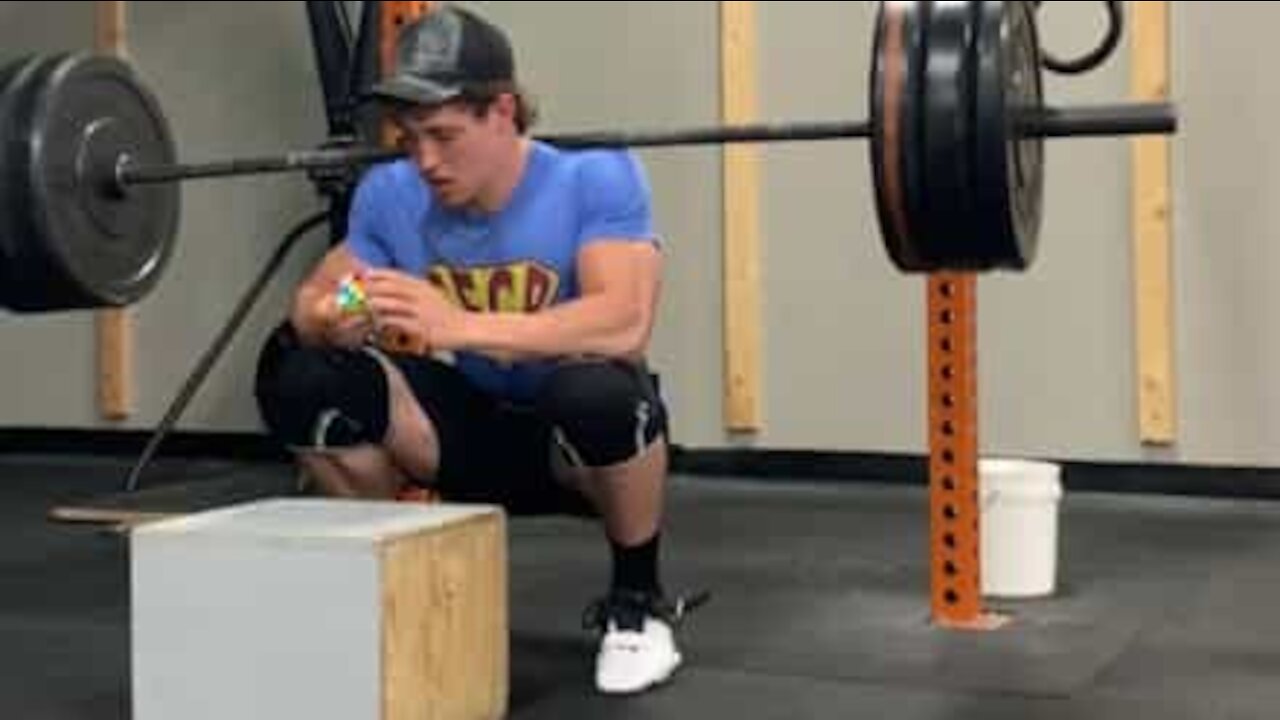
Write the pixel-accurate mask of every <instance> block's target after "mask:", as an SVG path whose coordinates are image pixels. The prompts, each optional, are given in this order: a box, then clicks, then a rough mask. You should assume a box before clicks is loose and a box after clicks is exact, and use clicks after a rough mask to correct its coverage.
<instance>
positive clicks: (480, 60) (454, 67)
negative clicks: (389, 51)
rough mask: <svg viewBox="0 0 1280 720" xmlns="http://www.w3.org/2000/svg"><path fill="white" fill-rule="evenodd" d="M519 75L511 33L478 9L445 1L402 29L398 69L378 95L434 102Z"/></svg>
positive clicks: (380, 86)
mask: <svg viewBox="0 0 1280 720" xmlns="http://www.w3.org/2000/svg"><path fill="white" fill-rule="evenodd" d="M514 80H515V59H514V53H513V52H512V50H511V43H510V41H509V40H508V39H507V36H506V34H505V33H504V32H503V31H502V30H501V29H499V28H498V27H497V26H495V25H493V24H492V23H490V22H488V21H486V20H484V19H483V18H481V17H480V16H478V15H476V14H475V13H474V12H471V11H469V10H465V9H463V8H460V7H457V6H455V5H452V4H444V5H441V6H440V7H438V8H436V9H434V10H432V11H430V12H428V13H426V14H425V15H424V16H422V17H421V18H419V19H418V20H415V21H414V22H412V23H410V24H408V25H406V26H404V27H403V28H401V29H400V31H399V38H398V40H397V43H396V54H395V68H394V70H393V72H392V74H391V75H390V76H388V77H387V78H386V79H385V80H383V81H381V82H379V83H377V84H375V85H374V86H373V88H372V89H371V91H370V95H371V96H372V97H373V98H374V99H378V100H384V101H391V102H401V103H414V104H423V105H435V104H438V103H442V102H445V101H448V100H451V99H453V98H456V97H458V96H459V95H460V94H462V92H463V90H464V88H466V87H467V86H469V85H474V84H477V83H490V82H496V81H514Z"/></svg>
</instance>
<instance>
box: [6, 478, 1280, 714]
mask: <svg viewBox="0 0 1280 720" xmlns="http://www.w3.org/2000/svg"><path fill="white" fill-rule="evenodd" d="M126 468H127V465H125V464H123V463H119V462H110V461H93V460H85V459H73V460H66V461H51V460H42V459H31V458H22V459H15V458H0V537H2V538H3V539H4V540H5V541H4V542H0V717H3V718H14V719H15V720H18V719H22V720H47V719H48V720H51V719H54V718H57V719H62V718H67V719H70V718H83V719H85V720H116V719H123V718H128V717H129V697H128V686H129V629H128V587H127V582H128V576H127V572H128V557H127V552H128V548H127V543H126V541H125V539H124V537H123V536H120V535H117V534H112V533H109V532H104V531H102V530H101V529H100V528H98V527H94V526H76V525H65V524H55V523H51V522H49V521H48V520H47V518H46V513H47V512H48V510H49V508H50V507H52V506H53V505H55V504H58V503H62V502H64V501H67V500H72V499H76V498H79V497H83V496H86V495H90V494H93V493H101V492H106V491H110V490H114V489H116V488H117V487H118V486H119V482H120V479H121V478H122V477H123V472H124V470H125V469H126ZM165 470H167V471H170V472H177V473H179V474H180V473H183V472H187V473H189V474H198V473H201V472H203V473H208V474H210V475H211V476H213V475H217V474H218V473H221V472H223V471H224V470H225V468H223V467H221V466H217V465H214V466H212V467H211V468H206V467H203V466H198V465H176V466H170V467H168V468H166V469H165ZM159 474H160V475H164V471H161V472H160V473H159ZM926 500H927V498H926V495H925V492H924V490H923V489H921V488H907V487H888V486H877V485H852V484H845V485H814V484H804V483H799V482H796V483H784V482H770V483H767V484H766V483H755V482H748V481H736V480H733V479H718V478H717V479H710V478H688V477H677V478H675V479H674V481H673V484H672V494H671V502H670V519H669V524H668V529H667V535H666V538H665V541H664V562H665V566H664V567H665V576H666V581H667V583H668V585H669V586H671V588H672V589H674V590H677V591H679V590H685V589H704V588H705V589H708V590H710V591H711V592H712V593H713V597H712V600H711V602H710V603H708V604H707V605H706V606H704V607H703V608H702V609H700V610H699V611H698V612H697V613H695V614H694V615H693V616H692V617H691V618H690V619H689V621H688V623H687V625H686V626H685V627H684V628H683V630H682V633H683V634H682V639H683V645H684V650H685V654H686V657H687V658H688V662H687V665H686V667H685V668H684V670H683V671H682V672H681V673H680V674H679V676H678V677H677V678H676V680H675V681H674V682H673V683H672V684H670V685H669V686H667V687H665V688H663V689H661V690H660V691H657V692H654V693H651V694H648V695H645V696H642V697H638V698H631V699H625V700H618V699H606V698H600V697H597V696H595V695H594V694H593V693H592V691H591V689H590V667H591V666H590V660H591V652H592V647H591V644H590V641H589V638H588V637H587V636H586V635H585V634H584V632H583V631H582V629H581V627H580V618H581V613H582V610H583V607H584V606H585V605H586V604H587V603H588V602H589V601H590V600H591V599H592V598H593V597H595V595H596V594H597V593H599V591H600V590H602V589H603V586H604V585H603V583H604V579H605V578H606V574H607V552H606V550H605V546H604V545H603V544H602V542H601V540H600V537H599V535H598V532H597V530H596V528H595V527H594V526H592V525H589V524H584V523H583V522H581V521H578V520H571V519H560V518H529V519H519V520H516V521H514V522H513V523H512V524H511V527H510V533H511V534H510V541H511V547H510V551H511V568H510V577H511V602H512V604H511V623H512V636H511V642H512V645H511V649H512V654H511V663H512V666H511V672H512V677H511V689H512V694H511V709H512V713H511V716H512V717H513V718H557V719H559V718H566V717H574V718H583V717H611V718H612V717H623V718H650V717H708V716H709V717H733V718H786V719H787V720H797V719H798V718H810V717H812V718H836V717H839V718H850V717H878V718H879V717H884V718H895V719H902V720H907V719H926V718H927V719H942V718H947V719H949V720H951V719H956V718H981V719H983V720H995V719H999V718H1018V719H1025V718H1049V719H1058V718H1064V719H1065V718H1090V719H1091V720H1105V719H1109V718H1125V719H1126V720H1127V719H1129V718H1145V717H1159V718H1161V719H1162V720H1165V719H1171V718H1197V719H1199V718H1274V717H1276V713H1277V710H1276V708H1278V707H1280V683H1276V682H1275V679H1276V678H1277V677H1280V617H1278V616H1277V614H1276V612H1275V610H1274V609H1275V608H1276V607H1277V606H1280V505H1277V504H1274V503H1267V502H1260V501H1226V500H1206V499H1189V498H1171V497H1156V496H1135V495H1123V496H1122V495H1106V494H1073V493H1070V492H1068V494H1067V496H1066V497H1065V498H1064V500H1063V504H1062V506H1061V513H1060V555H1059V560H1058V562H1059V569H1058V570H1059V571H1058V580H1059V584H1058V591H1057V593H1056V594H1055V595H1054V596H1053V597H1051V598H1047V599H1042V600H1033V601H1023V602H1016V603H1011V602H1005V603H998V602H991V603H990V604H989V605H990V607H991V609H993V610H997V611H1001V612H1004V613H1007V614H1008V615H1010V616H1011V617H1012V619H1013V622H1012V623H1011V624H1010V625H1009V626H1007V627H1006V628H1004V629H1002V630H999V631H996V632H990V633H954V632H947V631H942V630H938V629H936V628H934V627H932V626H931V625H930V624H929V623H928V617H927V615H928V571H927V562H928V548H927V545H926V528H927V517H926V515H925V502H926Z"/></svg>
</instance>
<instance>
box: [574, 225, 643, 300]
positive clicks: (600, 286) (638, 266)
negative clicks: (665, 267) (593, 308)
mask: <svg viewBox="0 0 1280 720" xmlns="http://www.w3.org/2000/svg"><path fill="white" fill-rule="evenodd" d="M661 281H662V253H661V251H660V250H659V249H658V247H657V246H656V245H654V244H653V243H649V242H642V241H637V240H636V239H634V238H607V237H601V238H596V241H595V242H592V243H589V244H587V245H585V246H583V248H582V249H581V250H580V251H579V253H578V284H579V285H580V286H581V287H582V291H583V293H603V292H609V293H617V294H618V296H619V297H622V296H626V297H627V298H629V299H631V300H632V301H634V302H638V303H640V304H642V305H645V306H648V305H650V304H652V302H653V300H654V299H655V298H656V295H657V293H658V289H659V287H660V285H661Z"/></svg>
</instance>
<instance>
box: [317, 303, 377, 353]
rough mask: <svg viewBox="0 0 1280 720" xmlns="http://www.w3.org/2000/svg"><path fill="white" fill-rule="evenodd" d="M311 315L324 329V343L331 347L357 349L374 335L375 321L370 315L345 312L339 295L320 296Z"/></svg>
mask: <svg viewBox="0 0 1280 720" xmlns="http://www.w3.org/2000/svg"><path fill="white" fill-rule="evenodd" d="M311 314H312V317H314V318H316V319H317V320H318V322H319V324H320V326H321V327H322V328H323V329H324V330H323V333H324V341H325V342H326V343H327V344H329V345H333V346H336V347H341V348H347V349H355V348H358V347H360V346H361V345H364V344H365V343H366V342H367V341H368V340H369V338H370V337H371V336H372V334H373V329H374V326H373V319H372V318H371V317H370V316H369V313H368V312H363V311H361V312H346V311H344V310H343V309H342V306H341V304H340V303H339V302H338V296H337V293H326V294H324V295H320V296H319V297H318V298H317V299H316V304H315V307H314V308H313V309H312V313H311Z"/></svg>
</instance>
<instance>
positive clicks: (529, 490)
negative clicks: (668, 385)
mask: <svg viewBox="0 0 1280 720" xmlns="http://www.w3.org/2000/svg"><path fill="white" fill-rule="evenodd" d="M390 360H391V361H392V362H394V363H395V364H396V365H397V366H398V367H399V368H400V370H401V372H402V373H403V374H404V376H405V379H406V380H407V381H408V383H409V386H410V388H412V390H413V393H414V395H416V396H417V398H418V401H419V403H420V404H421V405H422V407H423V409H424V410H425V411H426V413H427V415H428V416H429V417H430V418H431V421H432V424H433V425H434V426H435V431H436V436H437V438H439V442H440V467H439V468H438V470H437V473H436V477H435V479H434V481H433V482H432V483H431V484H430V486H431V488H432V489H434V490H436V491H437V492H439V493H440V495H441V496H442V497H443V498H444V500H446V501H448V502H461V503H484V504H494V505H501V506H503V507H504V508H505V509H506V511H507V512H508V513H509V514H512V515H551V514H567V515H574V516H581V517H595V516H596V515H597V513H596V511H595V509H594V508H593V507H592V505H591V503H590V502H589V501H588V500H587V498H586V497H584V496H583V495H582V494H581V493H579V492H578V491H577V490H576V489H573V488H572V487H570V486H568V485H566V484H564V483H562V482H560V481H559V480H557V479H556V477H555V474H554V473H553V470H552V454H553V453H558V452H560V449H559V447H558V444H557V443H556V442H555V439H554V436H553V433H552V428H551V425H550V423H548V422H546V421H544V420H543V419H542V418H540V417H539V416H538V415H537V414H536V413H535V412H534V410H533V408H532V407H528V406H520V405H512V404H510V403H508V402H505V401H503V400H501V399H498V398H495V397H493V396H492V395H490V394H488V393H486V392H484V391H483V390H482V389H480V388H479V387H477V386H476V385H475V384H474V383H472V382H471V381H470V379H468V378H467V377H466V376H465V375H463V374H462V372H461V371H459V370H458V369H457V368H455V367H453V366H452V365H449V364H447V363H444V362H440V361H438V360H434V359H430V358H419V357H411V356H399V355H396V356H391V357H390ZM633 369H634V370H635V372H637V373H638V374H639V377H640V378H641V379H642V380H643V381H645V382H650V383H652V392H653V393H654V396H655V397H656V396H657V378H656V377H655V376H653V375H651V374H650V373H648V371H647V370H645V369H644V368H642V367H639V366H636V367H634V368H633Z"/></svg>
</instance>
